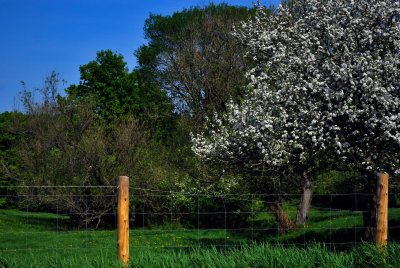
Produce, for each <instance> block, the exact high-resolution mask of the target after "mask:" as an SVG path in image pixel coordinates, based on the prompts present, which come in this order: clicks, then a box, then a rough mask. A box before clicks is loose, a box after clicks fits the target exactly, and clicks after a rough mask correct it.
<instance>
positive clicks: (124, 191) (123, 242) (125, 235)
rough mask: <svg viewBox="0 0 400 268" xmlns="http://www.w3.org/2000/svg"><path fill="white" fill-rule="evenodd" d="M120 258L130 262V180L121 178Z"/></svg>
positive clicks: (119, 210) (119, 183) (119, 201)
mask: <svg viewBox="0 0 400 268" xmlns="http://www.w3.org/2000/svg"><path fill="white" fill-rule="evenodd" d="M118 186H119V187H118V189H119V193H118V258H119V259H120V260H121V261H122V262H124V263H125V264H126V265H128V262H129V178H128V177H127V176H120V177H119V182H118Z"/></svg>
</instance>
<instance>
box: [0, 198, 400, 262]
mask: <svg viewBox="0 0 400 268" xmlns="http://www.w3.org/2000/svg"><path fill="white" fill-rule="evenodd" d="M285 208H286V210H287V211H289V215H290V216H291V217H294V216H295V210H294V208H295V207H294V203H293V204H291V203H286V204H285ZM252 216H253V217H249V219H248V225H249V228H242V229H237V230H230V229H227V230H225V229H196V228H192V229H190V228H185V227H183V226H180V225H163V226H158V227H153V228H151V229H150V228H149V227H144V228H143V226H140V225H139V224H136V223H133V224H131V225H133V228H132V229H131V231H130V267H293V266H297V267H400V244H398V243H396V242H395V241H399V240H398V239H399V233H400V232H399V230H398V229H397V228H395V227H396V226H397V225H398V223H399V222H400V208H391V209H389V236H390V237H389V240H390V243H389V245H388V246H387V249H386V251H385V252H386V253H385V254H384V255H382V254H381V253H379V251H378V250H377V249H376V247H375V246H374V245H373V244H368V243H364V242H363V241H362V239H361V236H362V232H363V228H362V214H361V213H360V212H353V211H326V210H323V209H316V208H313V209H312V211H311V213H310V218H309V223H308V224H307V225H305V226H303V227H297V228H294V229H292V230H289V231H288V232H287V233H286V234H285V235H279V233H278V232H277V228H276V226H275V221H274V218H273V216H272V215H271V214H268V213H257V214H254V215H252ZM0 230H1V232H0V267H115V266H116V265H118V260H117V257H116V256H117V234H116V230H115V229H111V230H106V229H98V230H95V229H89V228H80V230H78V229H76V228H72V227H71V224H70V222H69V218H68V217H67V216H58V215H55V214H51V213H40V212H24V211H19V210H13V209H8V210H0Z"/></svg>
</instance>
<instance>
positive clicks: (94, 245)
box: [0, 186, 400, 252]
mask: <svg viewBox="0 0 400 268" xmlns="http://www.w3.org/2000/svg"><path fill="white" fill-rule="evenodd" d="M395 188H397V187H392V189H395ZM129 191H130V194H129V195H130V214H129V215H130V248H131V249H132V250H135V248H137V249H140V248H154V249H155V248H157V249H158V248H182V249H185V248H207V247H217V248H237V247H242V246H244V245H256V244H260V243H268V244H270V245H279V246H288V247H290V246H296V247H307V246H308V245H310V244H311V243H315V242H317V243H323V244H325V245H326V246H328V247H330V248H331V249H336V248H346V247H349V246H354V245H358V244H360V243H363V239H364V232H365V230H366V227H364V225H363V215H364V214H365V213H368V212H369V210H367V209H366V206H365V204H364V203H365V200H367V199H368V198H372V196H373V195H372V194H365V193H348V194H343V193H333V194H313V199H312V203H311V207H310V213H309V217H308V219H307V223H306V224H304V225H296V224H295V219H296V213H297V209H298V205H299V200H300V197H301V194H298V193H296V194H259V193H254V194H247V193H245V194H209V193H182V192H176V191H175V192H174V191H164V190H154V189H144V188H136V187H130V188H129ZM1 198H3V199H2V200H3V203H4V204H3V207H7V208H3V209H0V227H1V228H0V252H26V251H62V250H72V251H73V250H94V249H95V250H99V249H101V250H116V249H117V199H118V187H116V186H0V200H1ZM277 200H279V201H277ZM276 204H279V206H280V207H281V208H282V210H279V211H273V210H271V207H272V205H276ZM394 205H395V204H393V205H392V207H390V208H389V217H388V222H389V242H392V241H400V207H396V206H394ZM283 213H285V214H286V215H287V216H289V218H290V219H291V221H292V222H290V223H286V226H284V225H283V224H282V223H280V224H279V223H277V220H276V219H277V218H279V217H281V216H283V215H282V214H283Z"/></svg>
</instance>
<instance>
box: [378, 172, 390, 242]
mask: <svg viewBox="0 0 400 268" xmlns="http://www.w3.org/2000/svg"><path fill="white" fill-rule="evenodd" d="M388 193H389V175H388V174H379V176H378V182H377V193H376V203H377V209H376V223H377V225H376V245H377V246H378V247H382V246H383V247H384V246H385V245H386V244H387V238H388V197H389V196H388Z"/></svg>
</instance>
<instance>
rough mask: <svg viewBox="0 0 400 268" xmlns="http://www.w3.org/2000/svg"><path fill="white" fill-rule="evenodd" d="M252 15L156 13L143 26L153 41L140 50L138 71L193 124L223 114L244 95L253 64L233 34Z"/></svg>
mask: <svg viewBox="0 0 400 268" xmlns="http://www.w3.org/2000/svg"><path fill="white" fill-rule="evenodd" d="M251 13H253V10H252V9H249V8H247V7H236V6H229V5H227V4H220V5H214V4H210V5H209V6H206V7H204V8H200V7H192V8H190V9H184V10H183V11H181V12H175V13H174V14H173V15H171V16H162V15H155V14H151V15H150V17H149V18H148V19H147V20H146V23H145V27H144V31H145V38H146V39H147V40H148V42H149V43H148V44H147V45H143V46H142V47H140V48H139V49H138V50H137V51H136V56H137V57H138V63H139V66H140V67H139V68H140V69H142V70H143V69H145V70H148V71H149V73H151V74H152V75H151V76H149V77H148V78H149V79H151V80H152V81H155V82H157V83H158V84H159V85H160V86H161V88H162V89H164V90H166V91H167V92H168V93H169V94H170V95H171V97H173V99H174V103H175V105H176V107H177V109H178V110H179V111H180V112H182V113H185V114H188V115H190V116H191V117H192V118H193V119H194V122H196V121H202V119H203V118H204V116H209V115H211V114H212V113H214V112H215V111H217V112H218V111H224V110H225V103H226V102H227V101H228V99H230V98H232V97H233V98H234V99H235V98H237V97H238V96H240V95H241V94H242V93H243V85H244V82H245V80H244V76H243V74H244V71H245V70H246V67H247V66H248V64H249V62H248V61H247V60H245V59H244V57H243V54H244V50H243V49H242V47H241V45H240V44H239V43H238V42H237V41H236V40H235V38H234V37H233V36H232V35H231V31H232V29H233V27H234V25H235V24H238V23H239V22H240V21H243V20H244V19H246V18H247V17H248V16H250V15H251Z"/></svg>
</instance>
